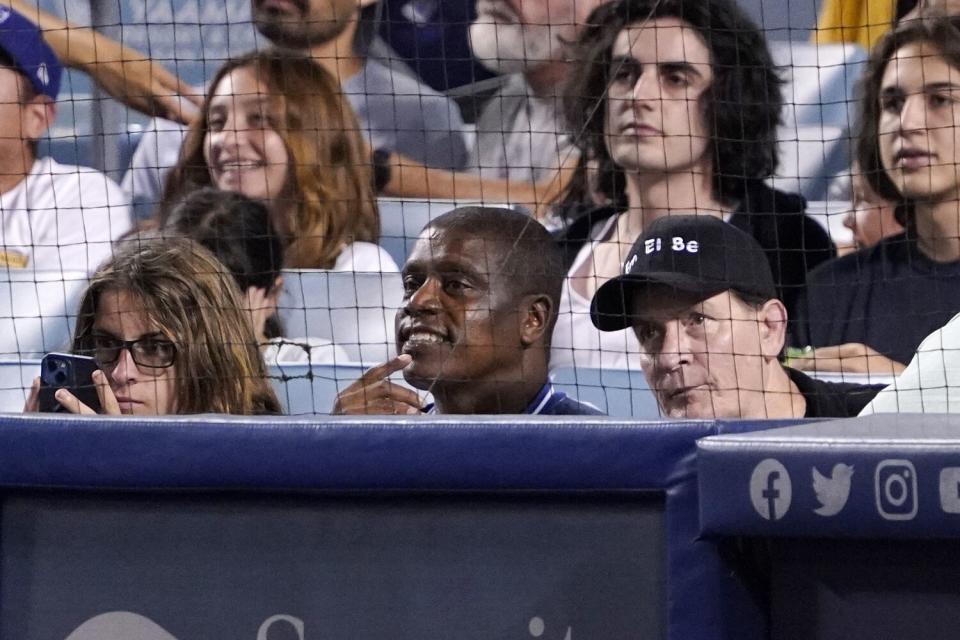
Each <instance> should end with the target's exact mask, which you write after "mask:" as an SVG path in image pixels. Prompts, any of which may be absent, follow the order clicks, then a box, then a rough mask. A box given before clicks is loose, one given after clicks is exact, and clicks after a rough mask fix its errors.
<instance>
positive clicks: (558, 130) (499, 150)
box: [467, 73, 578, 182]
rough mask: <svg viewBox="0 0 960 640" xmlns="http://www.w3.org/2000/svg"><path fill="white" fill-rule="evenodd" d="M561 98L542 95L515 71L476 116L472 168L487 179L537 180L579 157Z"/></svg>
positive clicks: (468, 163) (468, 165) (471, 155)
mask: <svg viewBox="0 0 960 640" xmlns="http://www.w3.org/2000/svg"><path fill="white" fill-rule="evenodd" d="M560 102H561V98H560V97H559V96H558V97H555V98H541V97H537V96H535V95H533V90H532V89H531V88H530V85H529V84H528V83H527V81H526V79H524V77H523V75H522V74H519V73H518V74H515V75H512V76H510V77H509V78H508V80H507V81H506V83H504V85H503V86H502V87H500V89H499V90H498V91H497V92H496V93H495V94H494V95H493V96H492V97H491V98H490V99H489V100H488V101H487V103H486V105H485V106H484V107H483V111H482V112H481V113H480V117H479V118H478V119H477V127H476V132H477V135H476V138H475V141H474V145H473V148H472V149H471V150H470V157H469V158H468V160H467V168H468V169H469V170H470V171H473V172H479V173H480V175H481V176H483V177H487V178H509V179H510V180H523V181H526V182H536V181H539V180H543V179H544V178H548V177H551V176H552V175H553V174H554V172H555V171H556V170H557V169H558V168H559V167H561V166H562V165H563V164H564V163H566V162H570V161H572V160H575V159H576V158H577V154H578V152H577V150H576V147H574V146H573V144H572V142H571V140H570V136H569V132H568V131H567V129H566V127H565V126H563V125H562V124H561V117H560Z"/></svg>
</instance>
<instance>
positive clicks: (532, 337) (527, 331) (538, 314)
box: [519, 293, 556, 348]
mask: <svg viewBox="0 0 960 640" xmlns="http://www.w3.org/2000/svg"><path fill="white" fill-rule="evenodd" d="M554 313H556V310H555V309H554V305H553V300H551V299H550V296H548V295H545V294H542V293H541V294H536V295H529V296H524V297H523V300H521V303H520V318H519V320H520V343H521V344H522V345H523V346H524V347H525V348H526V347H529V346H532V345H534V344H536V343H537V342H541V341H542V340H543V338H544V334H545V333H546V332H547V328H548V325H549V324H550V319H551V318H552V317H553V315H554Z"/></svg>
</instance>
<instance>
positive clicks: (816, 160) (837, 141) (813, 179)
mask: <svg viewBox="0 0 960 640" xmlns="http://www.w3.org/2000/svg"><path fill="white" fill-rule="evenodd" d="M777 137H778V139H779V145H778V147H779V151H780V166H779V167H778V168H777V173H776V175H775V176H774V177H773V178H772V179H771V180H770V184H771V185H772V186H773V187H775V188H777V189H780V190H781V191H790V192H794V193H799V194H801V195H803V196H804V197H805V198H807V200H824V199H825V198H826V196H827V191H828V189H829V187H830V183H831V182H832V181H833V179H834V177H835V176H836V175H837V174H839V173H841V172H843V171H846V170H847V169H848V167H849V166H850V156H849V151H848V149H849V145H848V144H847V140H846V133H845V131H844V130H843V129H842V128H840V127H819V126H815V125H813V126H798V127H795V128H791V127H781V128H780V130H779V132H778V134H777Z"/></svg>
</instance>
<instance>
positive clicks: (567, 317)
mask: <svg viewBox="0 0 960 640" xmlns="http://www.w3.org/2000/svg"><path fill="white" fill-rule="evenodd" d="M616 223H617V216H611V217H610V218H609V219H607V220H605V221H603V222H600V223H598V224H596V225H594V228H593V229H592V230H591V232H590V242H587V243H585V244H584V245H583V247H581V249H580V252H579V253H578V254H577V257H576V260H574V262H573V265H572V266H571V267H570V271H569V272H567V278H566V279H565V280H564V282H563V293H562V294H561V297H560V313H559V316H558V317H557V326H556V328H555V329H554V330H553V342H552V347H551V349H550V366H551V367H574V366H575V367H583V368H592V369H599V368H603V369H627V370H639V369H640V361H639V354H640V343H639V342H638V341H637V336H636V335H635V334H634V333H633V330H632V329H624V330H623V331H600V330H599V329H597V328H596V327H595V326H593V321H592V320H590V300H587V299H586V298H584V297H583V296H582V295H580V293H579V292H577V290H576V289H575V288H574V287H573V281H572V280H573V277H572V275H571V274H575V273H578V272H579V271H580V270H581V269H582V267H583V265H584V264H586V262H587V261H588V260H592V259H593V252H594V250H595V249H596V247H597V245H598V244H599V243H600V241H601V239H602V238H605V237H607V236H608V235H609V234H610V231H611V227H612V226H613V225H615V224H616Z"/></svg>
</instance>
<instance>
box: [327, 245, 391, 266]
mask: <svg viewBox="0 0 960 640" xmlns="http://www.w3.org/2000/svg"><path fill="white" fill-rule="evenodd" d="M332 271H379V272H381V273H396V272H398V271H400V268H399V267H397V263H396V262H394V260H393V258H392V257H391V256H390V254H389V253H387V250H386V249H384V248H383V247H381V246H380V245H378V244H374V243H372V242H360V241H358V242H351V243H350V244H348V245H346V246H344V248H343V250H342V251H341V252H340V255H339V256H337V261H336V263H335V264H334V265H333V269H332Z"/></svg>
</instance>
